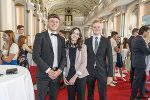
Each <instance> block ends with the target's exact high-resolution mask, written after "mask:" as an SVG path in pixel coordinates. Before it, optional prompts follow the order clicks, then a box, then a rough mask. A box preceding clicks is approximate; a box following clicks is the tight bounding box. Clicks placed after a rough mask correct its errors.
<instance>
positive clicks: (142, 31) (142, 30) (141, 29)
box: [139, 26, 150, 35]
mask: <svg viewBox="0 0 150 100" xmlns="http://www.w3.org/2000/svg"><path fill="white" fill-rule="evenodd" d="M148 30H150V28H149V27H147V26H142V27H141V28H140V30H139V35H143V33H144V32H145V31H146V32H147V31H148Z"/></svg>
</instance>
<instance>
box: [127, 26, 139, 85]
mask: <svg viewBox="0 0 150 100" xmlns="http://www.w3.org/2000/svg"><path fill="white" fill-rule="evenodd" d="M138 32H139V29H138V28H134V29H133V30H132V35H131V37H130V38H129V40H128V44H129V50H130V53H131V56H130V59H131V69H130V83H131V88H132V83H133V80H134V67H133V66H132V52H131V47H132V46H131V43H132V40H133V38H134V37H136V36H137V35H138Z"/></svg>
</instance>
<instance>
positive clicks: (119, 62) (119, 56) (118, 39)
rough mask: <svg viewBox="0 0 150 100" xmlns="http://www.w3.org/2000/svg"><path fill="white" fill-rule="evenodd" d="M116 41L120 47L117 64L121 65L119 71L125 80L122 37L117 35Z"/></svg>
mask: <svg viewBox="0 0 150 100" xmlns="http://www.w3.org/2000/svg"><path fill="white" fill-rule="evenodd" d="M116 43H117V46H118V48H119V51H118V52H117V63H116V66H117V67H119V73H120V75H121V79H122V80H123V81H126V80H125V79H124V78H123V72H122V67H123V62H122V55H121V52H122V45H121V39H120V37H119V36H117V39H116Z"/></svg>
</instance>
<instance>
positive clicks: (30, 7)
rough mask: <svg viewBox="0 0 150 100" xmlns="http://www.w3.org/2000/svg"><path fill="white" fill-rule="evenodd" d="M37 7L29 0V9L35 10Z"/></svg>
mask: <svg viewBox="0 0 150 100" xmlns="http://www.w3.org/2000/svg"><path fill="white" fill-rule="evenodd" d="M34 9H35V7H34V4H33V3H32V2H31V1H30V0H29V1H28V3H27V10H32V11H33V10H34Z"/></svg>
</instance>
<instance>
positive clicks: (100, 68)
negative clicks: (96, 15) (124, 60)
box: [85, 20, 113, 100]
mask: <svg viewBox="0 0 150 100" xmlns="http://www.w3.org/2000/svg"><path fill="white" fill-rule="evenodd" d="M92 30H93V33H94V35H93V37H91V38H89V39H87V40H86V41H85V44H86V45H87V54H88V61H87V70H88V72H89V76H88V78H87V87H88V100H94V88H95V81H96V80H97V83H98V90H99V96H100V100H106V87H107V84H110V83H111V82H112V76H113V63H112V48H111V43H110V40H109V39H107V38H105V37H103V36H102V35H101V34H102V28H101V24H100V22H99V21H98V20H96V21H94V22H93V23H92ZM106 59H107V61H108V63H106Z"/></svg>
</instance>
